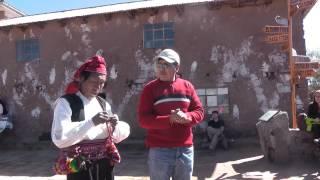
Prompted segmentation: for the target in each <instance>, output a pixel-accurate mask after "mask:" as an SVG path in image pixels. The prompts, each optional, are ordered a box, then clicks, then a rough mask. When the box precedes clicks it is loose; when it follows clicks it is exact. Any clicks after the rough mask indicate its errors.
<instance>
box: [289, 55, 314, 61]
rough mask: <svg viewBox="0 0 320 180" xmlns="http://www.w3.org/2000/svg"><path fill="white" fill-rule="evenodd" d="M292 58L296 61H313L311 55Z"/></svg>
mask: <svg viewBox="0 0 320 180" xmlns="http://www.w3.org/2000/svg"><path fill="white" fill-rule="evenodd" d="M292 60H294V62H310V61H311V59H310V57H308V56H302V55H297V56H292Z"/></svg>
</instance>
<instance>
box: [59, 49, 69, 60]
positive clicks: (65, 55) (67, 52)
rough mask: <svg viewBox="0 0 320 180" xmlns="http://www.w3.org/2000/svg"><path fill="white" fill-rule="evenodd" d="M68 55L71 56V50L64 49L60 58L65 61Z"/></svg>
mask: <svg viewBox="0 0 320 180" xmlns="http://www.w3.org/2000/svg"><path fill="white" fill-rule="evenodd" d="M70 56H71V51H66V52H65V53H63V54H62V56H61V60H62V61H66V60H67V59H68V58H69V57H70Z"/></svg>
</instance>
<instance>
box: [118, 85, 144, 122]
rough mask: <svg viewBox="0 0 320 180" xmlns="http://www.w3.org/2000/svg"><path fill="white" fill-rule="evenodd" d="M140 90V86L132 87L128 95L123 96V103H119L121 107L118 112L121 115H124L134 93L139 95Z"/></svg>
mask: <svg viewBox="0 0 320 180" xmlns="http://www.w3.org/2000/svg"><path fill="white" fill-rule="evenodd" d="M139 91H140V88H138V87H135V86H134V87H133V88H132V89H130V90H129V91H127V92H126V95H125V96H124V97H123V98H122V100H121V104H120V105H119V108H118V112H117V114H118V115H119V116H122V113H123V111H124V109H125V106H126V105H127V104H128V103H129V101H130V99H131V97H132V96H134V95H137V94H138V93H139Z"/></svg>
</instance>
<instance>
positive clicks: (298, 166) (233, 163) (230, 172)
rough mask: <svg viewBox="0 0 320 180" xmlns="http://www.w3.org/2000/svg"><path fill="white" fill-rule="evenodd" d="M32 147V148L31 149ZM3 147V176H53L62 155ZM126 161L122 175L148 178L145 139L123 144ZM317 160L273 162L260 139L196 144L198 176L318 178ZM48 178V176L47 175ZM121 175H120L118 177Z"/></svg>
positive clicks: (49, 146) (54, 151) (0, 154)
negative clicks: (228, 144) (210, 146)
mask: <svg viewBox="0 0 320 180" xmlns="http://www.w3.org/2000/svg"><path fill="white" fill-rule="evenodd" d="M28 149H29V150H28ZM28 149H27V150H26V149H11V150H8V149H7V150H3V149H2V150H0V175H1V176H8V177H9V176H28V177H52V176H54V175H55V174H54V172H53V170H52V165H53V162H54V160H55V158H56V157H57V155H58V151H57V149H56V148H55V147H54V146H53V145H52V144H50V143H48V144H47V145H46V146H42V148H28ZM119 150H120V152H121V155H122V162H121V163H120V164H118V165H117V166H116V169H115V174H116V176H117V177H118V178H119V179H122V178H125V179H126V180H134V179H135V180H137V179H141V180H145V179H148V178H147V176H148V167H147V149H145V147H144V145H143V142H138V143H136V142H135V143H133V144H130V143H127V144H120V145H119ZM317 168H318V165H317V164H316V162H315V161H312V162H310V161H309V162H307V161H292V162H290V163H289V164H282V165H281V164H280V165H276V164H272V163H269V162H268V161H267V160H265V159H264V158H263V156H262V155H261V151H260V146H259V144H258V142H257V140H256V139H253V140H252V139H249V140H248V139H241V140H236V141H235V142H234V143H233V144H232V146H231V147H230V149H228V150H223V149H221V148H218V149H217V150H216V152H215V153H213V152H211V151H209V150H206V149H200V148H197V147H196V148H195V163H194V173H193V176H194V179H198V180H206V179H289V178H290V177H301V178H302V177H303V178H304V179H315V178H316V177H317V172H318V170H317ZM43 179H46V178H43ZM116 179H117V178H116Z"/></svg>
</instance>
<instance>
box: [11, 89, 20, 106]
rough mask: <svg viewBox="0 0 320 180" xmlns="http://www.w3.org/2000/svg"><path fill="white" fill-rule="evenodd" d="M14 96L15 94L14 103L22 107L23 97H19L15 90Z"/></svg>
mask: <svg viewBox="0 0 320 180" xmlns="http://www.w3.org/2000/svg"><path fill="white" fill-rule="evenodd" d="M12 94H13V96H12V98H13V100H14V102H15V103H17V104H18V105H20V106H22V105H23V104H22V102H21V100H22V98H23V97H22V96H21V95H19V94H18V93H17V91H16V90H15V89H13V92H12Z"/></svg>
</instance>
